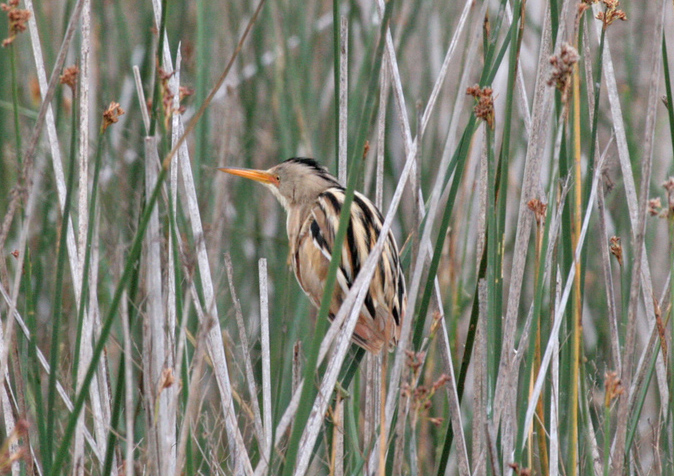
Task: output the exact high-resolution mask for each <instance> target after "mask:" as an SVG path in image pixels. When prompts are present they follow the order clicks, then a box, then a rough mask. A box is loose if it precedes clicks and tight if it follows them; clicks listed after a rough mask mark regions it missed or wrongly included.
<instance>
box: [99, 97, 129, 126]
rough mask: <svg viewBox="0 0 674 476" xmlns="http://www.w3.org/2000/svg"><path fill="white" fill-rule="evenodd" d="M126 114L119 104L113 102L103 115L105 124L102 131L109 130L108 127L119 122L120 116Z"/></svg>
mask: <svg viewBox="0 0 674 476" xmlns="http://www.w3.org/2000/svg"><path fill="white" fill-rule="evenodd" d="M123 114H124V109H122V107H121V106H120V105H119V103H118V102H114V101H113V102H111V103H110V105H109V106H108V108H107V109H106V110H105V112H104V113H103V124H102V126H101V129H102V131H101V132H105V130H106V129H107V128H108V126H110V125H112V124H114V123H116V122H117V121H119V116H121V115H123Z"/></svg>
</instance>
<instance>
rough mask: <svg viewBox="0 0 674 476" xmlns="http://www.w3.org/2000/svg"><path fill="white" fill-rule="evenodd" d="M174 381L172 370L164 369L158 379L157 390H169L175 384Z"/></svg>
mask: <svg viewBox="0 0 674 476" xmlns="http://www.w3.org/2000/svg"><path fill="white" fill-rule="evenodd" d="M175 381H176V379H175V377H174V376H173V369H172V368H165V369H164V370H163V371H162V373H161V377H160V378H159V389H160V391H161V390H164V389H165V388H169V387H170V386H172V385H173V384H174V383H175Z"/></svg>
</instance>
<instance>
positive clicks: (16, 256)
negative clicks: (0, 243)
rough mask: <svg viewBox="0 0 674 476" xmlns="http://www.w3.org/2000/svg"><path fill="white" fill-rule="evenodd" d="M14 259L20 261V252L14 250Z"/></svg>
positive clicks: (12, 253)
mask: <svg viewBox="0 0 674 476" xmlns="http://www.w3.org/2000/svg"><path fill="white" fill-rule="evenodd" d="M10 254H11V255H12V256H14V258H16V259H19V250H14V251H12V252H11V253H10Z"/></svg>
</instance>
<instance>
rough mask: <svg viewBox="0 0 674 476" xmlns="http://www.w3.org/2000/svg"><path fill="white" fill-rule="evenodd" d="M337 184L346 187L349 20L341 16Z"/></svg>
mask: <svg viewBox="0 0 674 476" xmlns="http://www.w3.org/2000/svg"><path fill="white" fill-rule="evenodd" d="M339 44H340V48H339V130H338V137H339V158H338V160H339V175H338V178H339V183H341V184H342V185H344V186H346V171H347V163H346V160H347V159H346V158H347V140H346V139H347V135H348V132H349V128H348V124H349V122H348V111H349V19H348V17H347V16H346V15H342V17H341V18H340V24H339Z"/></svg>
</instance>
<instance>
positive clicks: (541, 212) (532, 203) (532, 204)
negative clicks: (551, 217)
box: [527, 198, 548, 226]
mask: <svg viewBox="0 0 674 476" xmlns="http://www.w3.org/2000/svg"><path fill="white" fill-rule="evenodd" d="M527 207H529V210H531V211H532V212H534V216H535V217H536V223H537V224H538V226H540V225H541V223H543V221H544V220H545V212H546V211H547V210H548V204H547V203H543V202H541V201H540V200H539V199H537V198H532V199H531V200H529V201H528V202H527Z"/></svg>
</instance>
